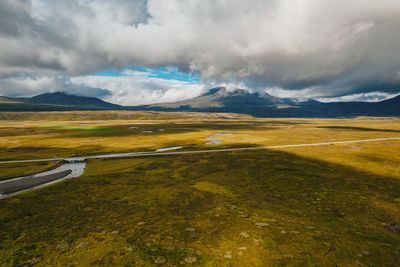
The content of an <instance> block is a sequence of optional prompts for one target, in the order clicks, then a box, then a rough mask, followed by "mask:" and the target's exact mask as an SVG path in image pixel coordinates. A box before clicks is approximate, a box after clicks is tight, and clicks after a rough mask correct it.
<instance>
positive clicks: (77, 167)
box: [0, 146, 183, 199]
mask: <svg viewBox="0 0 400 267" xmlns="http://www.w3.org/2000/svg"><path fill="white" fill-rule="evenodd" d="M181 148H183V147H181V146H174V147H165V148H159V149H157V150H155V151H151V152H152V153H154V152H167V151H172V150H177V149H181ZM148 153H149V152H131V153H118V154H106V155H96V156H86V157H76V158H66V159H64V161H65V163H64V164H62V165H61V166H58V167H57V168H55V169H52V170H49V171H45V172H41V173H37V174H33V175H29V176H21V177H17V178H12V179H7V180H4V181H0V199H2V198H7V197H11V196H14V195H17V194H20V193H22V192H26V191H29V190H34V189H37V188H41V187H44V186H47V185H50V184H54V183H58V182H61V181H64V180H66V179H70V178H75V177H79V176H81V175H82V174H83V173H84V171H85V168H86V160H88V159H110V158H123V157H129V156H133V155H140V154H148Z"/></svg>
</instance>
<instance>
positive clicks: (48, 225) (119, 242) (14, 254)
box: [0, 112, 400, 266]
mask: <svg viewBox="0 0 400 267" xmlns="http://www.w3.org/2000/svg"><path fill="white" fill-rule="evenodd" d="M0 118H2V119H3V120H2V121H0V151H1V152H0V159H2V160H6V159H24V158H25V159H27V158H47V157H59V156H72V155H78V154H81V155H83V154H85V155H86V154H100V153H108V152H127V151H145V150H152V149H156V148H160V147H167V146H181V145H182V146H185V149H190V150H192V149H193V150H194V149H204V148H210V149H211V148H212V149H214V148H218V147H232V146H235V147H247V146H265V145H280V144H299V143H313V142H325V141H337V140H355V139H367V138H381V137H399V136H400V120H399V119H374V118H357V119H329V120H322V119H253V118H250V117H248V116H239V115H230V114H217V115H213V114H195V113H182V114H179V113H167V114H165V113H140V112H137V113H136V112H121V113H118V112H110V113H107V112H81V113H79V112H78V113H74V114H72V113H49V114H47V115H45V114H43V113H39V114H29V113H13V114H6V113H2V114H0ZM218 133H225V135H223V136H220V137H219V139H220V140H221V141H223V143H222V144H220V145H206V144H205V143H206V142H207V137H208V136H210V135H213V134H218ZM5 166H7V165H1V164H0V177H6V178H7V175H8V177H9V176H12V175H15V174H17V173H19V172H21V173H24V174H27V173H28V172H30V171H32V172H35V171H36V170H40V169H42V168H44V167H46V166H44V165H42V164H25V165H17V164H14V165H8V167H7V168H6V167H5ZM399 166H400V141H384V142H377V143H359V144H347V145H330V146H321V147H301V148H286V149H279V150H278V149H276V150H259V151H237V152H229V153H215V154H197V155H181V156H177V155H175V156H157V157H151V158H150V157H149V158H132V159H118V160H91V161H89V163H88V166H87V169H86V171H85V174H84V175H83V176H82V177H79V178H75V179H72V180H67V181H65V182H63V183H59V184H55V185H52V186H49V187H47V188H43V189H40V190H37V191H33V192H30V193H27V194H22V195H19V196H16V197H13V198H9V199H5V200H0V229H2V230H1V231H0V240H1V242H0V263H1V265H2V266H3V265H4V266H24V265H28V266H29V265H37V266H88V265H89V266H90V265H93V266H110V265H117V266H158V265H162V266H399V265H400V226H399V224H400V170H399V169H400V168H399ZM47 167H49V166H47ZM7 173H8V174H7ZM10 173H12V174H10ZM3 174H6V175H3Z"/></svg>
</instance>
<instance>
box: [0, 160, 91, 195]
mask: <svg viewBox="0 0 400 267" xmlns="http://www.w3.org/2000/svg"><path fill="white" fill-rule="evenodd" d="M85 167H86V162H85V161H79V162H78V161H77V162H67V163H65V164H63V165H61V166H59V167H57V168H55V169H52V170H49V171H45V172H41V173H37V174H34V175H29V176H22V177H17V178H13V179H8V180H4V181H0V199H2V198H7V197H11V196H14V195H17V194H20V193H22V192H26V191H29V190H33V189H37V188H41V187H44V186H47V185H50V184H54V183H58V182H60V181H64V180H66V179H70V178H75V177H79V176H81V175H82V174H83V172H84V171H85Z"/></svg>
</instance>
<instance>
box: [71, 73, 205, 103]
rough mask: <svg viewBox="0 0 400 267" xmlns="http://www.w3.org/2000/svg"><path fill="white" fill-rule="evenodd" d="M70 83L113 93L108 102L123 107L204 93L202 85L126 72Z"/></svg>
mask: <svg viewBox="0 0 400 267" xmlns="http://www.w3.org/2000/svg"><path fill="white" fill-rule="evenodd" d="M71 82H72V83H74V84H75V85H77V86H83V87H94V88H105V89H107V90H108V91H109V92H111V95H110V96H109V97H107V98H105V99H106V100H108V101H110V102H113V103H118V104H123V105H139V104H152V103H161V102H174V101H179V100H184V99H188V98H192V97H196V96H198V95H200V94H201V93H203V92H204V86H203V85H201V84H198V83H194V82H190V81H180V80H175V79H163V78H158V77H154V75H153V74H152V72H146V71H132V70H126V71H124V72H123V75H119V76H97V75H88V76H79V77H74V78H72V79H71Z"/></svg>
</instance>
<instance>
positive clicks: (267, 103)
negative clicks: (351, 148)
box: [131, 87, 400, 117]
mask: <svg viewBox="0 0 400 267" xmlns="http://www.w3.org/2000/svg"><path fill="white" fill-rule="evenodd" d="M131 109H135V110H155V111H198V112H230V113H243V114H249V115H253V116H256V117H352V116H400V96H398V97H395V98H393V99H388V100H384V101H381V102H374V103H370V102H335V103H322V102H318V101H316V100H313V99H311V100H309V101H306V102H299V101H298V100H296V99H291V98H277V97H274V96H271V95H269V94H266V93H264V94H260V93H250V92H248V91H246V90H242V89H236V90H233V91H229V90H227V89H226V88H225V87H217V88H213V89H211V90H210V91H208V92H207V93H205V94H203V95H201V96H198V97H195V98H193V99H189V100H184V101H179V102H173V103H160V104H152V105H144V106H137V107H132V108H131Z"/></svg>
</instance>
